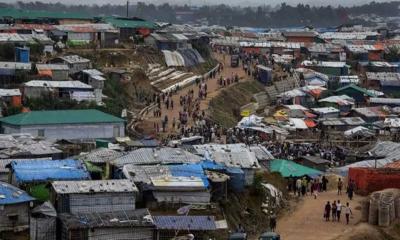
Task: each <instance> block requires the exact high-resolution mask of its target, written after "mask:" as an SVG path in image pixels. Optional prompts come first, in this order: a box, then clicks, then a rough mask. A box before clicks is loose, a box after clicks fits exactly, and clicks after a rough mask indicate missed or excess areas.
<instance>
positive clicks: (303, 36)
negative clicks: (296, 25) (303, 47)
mask: <svg viewBox="0 0 400 240" xmlns="http://www.w3.org/2000/svg"><path fill="white" fill-rule="evenodd" d="M282 35H283V36H284V37H285V38H286V41H288V42H299V43H313V42H315V41H316V40H317V36H318V34H317V32H315V31H286V32H283V33H282Z"/></svg>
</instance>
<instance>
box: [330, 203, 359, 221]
mask: <svg viewBox="0 0 400 240" xmlns="http://www.w3.org/2000/svg"><path fill="white" fill-rule="evenodd" d="M342 212H343V213H344V215H345V217H346V224H349V222H350V215H352V214H353V212H352V210H351V207H350V204H349V203H348V202H347V203H346V205H342V204H341V203H340V200H337V201H336V200H335V201H333V202H332V204H331V203H330V201H328V202H327V203H326V204H325V207H324V219H325V221H327V222H329V221H330V220H331V219H332V222H340V217H341V215H342ZM331 213H332V215H331ZM331 216H332V218H331Z"/></svg>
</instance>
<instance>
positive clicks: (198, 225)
mask: <svg viewBox="0 0 400 240" xmlns="http://www.w3.org/2000/svg"><path fill="white" fill-rule="evenodd" d="M153 219H154V224H155V225H156V227H157V229H159V230H189V231H213V230H216V229H217V227H216V226H215V218H214V216H153Z"/></svg>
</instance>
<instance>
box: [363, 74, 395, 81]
mask: <svg viewBox="0 0 400 240" xmlns="http://www.w3.org/2000/svg"><path fill="white" fill-rule="evenodd" d="M366 76H367V80H369V81H371V80H377V81H400V73H396V72H367V73H366Z"/></svg>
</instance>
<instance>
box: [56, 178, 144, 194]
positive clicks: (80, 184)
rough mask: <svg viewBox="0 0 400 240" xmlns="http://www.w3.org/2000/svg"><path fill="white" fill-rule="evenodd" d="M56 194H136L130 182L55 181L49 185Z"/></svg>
mask: <svg viewBox="0 0 400 240" xmlns="http://www.w3.org/2000/svg"><path fill="white" fill-rule="evenodd" d="M51 185H52V186H53V189H54V190H55V192H56V193H58V194H71V193H104V192H107V193H120V192H132V193H133V192H138V189H137V187H136V185H135V183H133V181H132V180H126V179H118V180H92V181H81V180H80V181H55V182H53V183H52V184H51Z"/></svg>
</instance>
